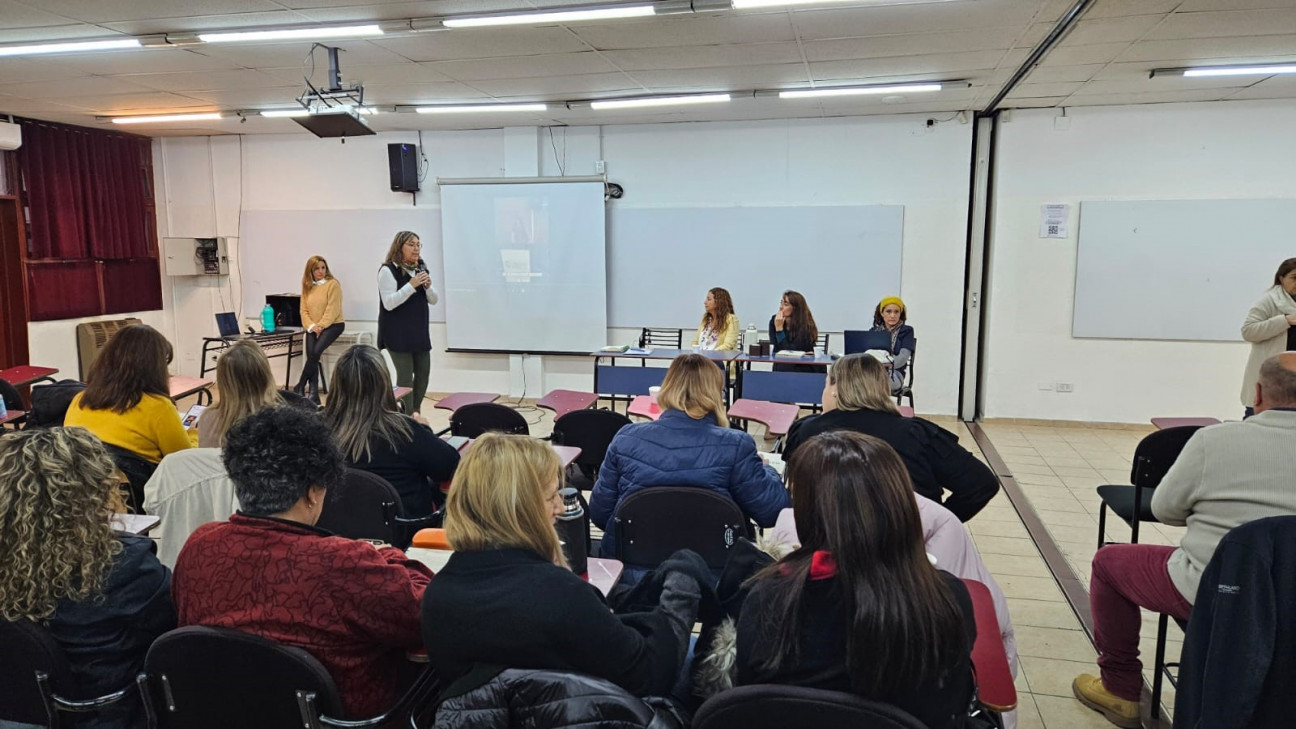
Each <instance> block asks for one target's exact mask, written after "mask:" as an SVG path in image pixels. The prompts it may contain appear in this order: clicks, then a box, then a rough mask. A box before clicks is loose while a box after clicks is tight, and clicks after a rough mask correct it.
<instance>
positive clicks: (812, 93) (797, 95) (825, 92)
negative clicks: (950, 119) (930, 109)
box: [779, 84, 941, 99]
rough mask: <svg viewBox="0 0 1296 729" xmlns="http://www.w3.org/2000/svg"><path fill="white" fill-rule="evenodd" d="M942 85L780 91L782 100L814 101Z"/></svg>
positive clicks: (924, 89)
mask: <svg viewBox="0 0 1296 729" xmlns="http://www.w3.org/2000/svg"><path fill="white" fill-rule="evenodd" d="M940 90H941V85H940V84H889V85H887V86H848V87H838V88H833V89H800V90H796V91H780V92H779V98H780V99H814V98H819V97H824V96H863V95H866V94H901V93H906V92H913V93H917V92H920V91H940Z"/></svg>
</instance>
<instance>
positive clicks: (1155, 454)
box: [1130, 425, 1201, 488]
mask: <svg viewBox="0 0 1296 729" xmlns="http://www.w3.org/2000/svg"><path fill="white" fill-rule="evenodd" d="M1200 429H1201V426H1200V425H1181V426H1179V427H1177V428H1166V429H1165V430H1158V431H1156V432H1154V433H1150V434H1148V436H1147V437H1146V438H1144V439H1143V440H1141V441H1139V444H1138V447H1137V448H1135V449H1134V465H1133V467H1132V468H1131V469H1130V483H1132V484H1134V485H1135V486H1142V487H1144V488H1156V487H1157V486H1158V485H1160V483H1161V479H1163V478H1165V475H1166V472H1167V471H1169V470H1170V467H1171V466H1173V465H1174V462H1175V461H1176V460H1177V459H1178V458H1179V454H1180V453H1182V452H1183V449H1184V446H1186V445H1188V439H1189V438H1192V437H1193V434H1194V433H1196V432H1197V431H1198V430H1200Z"/></svg>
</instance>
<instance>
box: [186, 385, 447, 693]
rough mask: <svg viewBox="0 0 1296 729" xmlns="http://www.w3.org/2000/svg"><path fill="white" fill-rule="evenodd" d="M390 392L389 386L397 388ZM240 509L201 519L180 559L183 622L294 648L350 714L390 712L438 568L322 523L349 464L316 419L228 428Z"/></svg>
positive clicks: (275, 415)
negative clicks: (333, 687) (329, 679)
mask: <svg viewBox="0 0 1296 729" xmlns="http://www.w3.org/2000/svg"><path fill="white" fill-rule="evenodd" d="M388 394H390V393H388ZM224 458H225V468H226V470H227V471H228V472H229V476H230V479H231V480H233V481H234V491H235V493H236V494H237V495H238V500H239V505H240V507H241V509H240V511H239V512H238V513H236V514H234V515H232V516H231V517H230V518H229V521H228V522H216V523H213V524H207V525H204V526H201V527H199V528H198V529H197V531H195V532H194V533H193V536H191V537H189V541H188V542H187V543H186V544H185V546H184V549H182V550H181V552H180V557H179V559H178V560H177V561H176V571H175V584H174V587H173V591H174V593H175V600H176V608H177V610H178V612H179V618H180V624H181V625H209V626H214V627H219V628H232V629H234V630H241V631H244V632H247V633H252V634H255V635H260V636H262V637H264V638H268V639H270V640H273V641H276V642H278V643H282V644H284V645H289V646H296V647H298V648H302V649H303V650H306V651H308V652H310V653H311V655H313V656H315V657H316V658H317V659H319V661H320V663H322V664H324V667H325V668H326V669H328V672H329V673H330V674H331V675H332V676H333V680H334V681H335V682H336V683H337V687H338V690H339V692H341V694H342V703H343V707H344V709H345V712H346V714H347V715H348V716H349V717H352V718H356V717H364V716H373V715H377V714H379V713H381V712H382V711H384V710H385V709H387V708H388V707H389V706H390V705H391V704H392V703H393V702H394V701H395V700H396V697H397V695H398V694H399V692H400V691H401V689H402V688H403V686H404V684H405V683H407V682H408V681H409V680H410V679H412V676H413V669H412V668H411V664H410V663H409V662H408V661H406V659H405V652H406V651H407V650H411V649H417V648H419V647H420V646H421V644H422V637H421V636H420V635H419V601H420V600H421V599H422V598H423V590H424V589H425V588H426V587H427V585H428V581H429V580H430V579H431V578H432V573H431V571H429V570H428V569H427V568H426V567H424V566H423V565H422V564H419V563H418V562H415V561H412V560H409V559H407V558H406V557H405V553H404V552H402V551H400V550H399V549H396V548H394V547H389V546H386V545H383V546H375V545H373V544H370V543H369V542H364V541H353V540H350V539H343V538H342V537H336V536H333V535H331V534H329V533H328V532H326V531H324V530H322V529H317V528H315V526H314V524H315V522H316V521H317V520H318V519H319V515H320V511H321V510H322V509H323V506H324V497H325V494H326V492H327V490H328V489H330V488H335V487H337V486H338V485H339V484H341V483H342V479H343V474H344V472H345V464H344V462H343V459H342V454H341V452H339V451H338V449H337V446H336V445H335V444H334V443H333V439H332V438H330V437H329V430H328V427H327V426H326V425H324V423H323V421H322V420H321V419H320V417H319V416H318V415H315V414H313V413H306V412H303V411H301V410H300V409H297V408H291V407H278V408H265V409H262V410H259V411H257V412H255V413H252V414H251V415H248V416H246V417H244V418H243V419H241V420H239V421H238V422H237V423H235V424H234V426H233V427H232V428H230V430H229V432H228V433H226V435H225V454H224Z"/></svg>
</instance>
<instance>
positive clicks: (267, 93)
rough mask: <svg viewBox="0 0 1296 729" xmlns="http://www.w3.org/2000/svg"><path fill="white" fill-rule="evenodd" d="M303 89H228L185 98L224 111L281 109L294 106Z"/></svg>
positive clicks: (295, 87)
mask: <svg viewBox="0 0 1296 729" xmlns="http://www.w3.org/2000/svg"><path fill="white" fill-rule="evenodd" d="M302 90H303V87H302V86H301V84H297V85H296V86H280V87H277V88H273V89H228V90H224V91H190V92H188V93H186V94H185V96H192V97H193V98H195V99H202V100H203V101H207V102H210V103H212V104H215V105H216V106H218V107H220V108H222V109H242V108H259V107H265V108H279V107H285V106H293V105H295V104H296V103H297V101H296V100H297V97H298V96H299V95H300V94H301V92H302Z"/></svg>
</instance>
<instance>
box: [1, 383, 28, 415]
mask: <svg viewBox="0 0 1296 729" xmlns="http://www.w3.org/2000/svg"><path fill="white" fill-rule="evenodd" d="M0 400H4V403H5V410H26V409H27V404H26V403H24V402H23V399H22V393H20V392H18V388H16V387H14V386H13V385H12V384H10V382H9V380H6V379H4V378H0Z"/></svg>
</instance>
